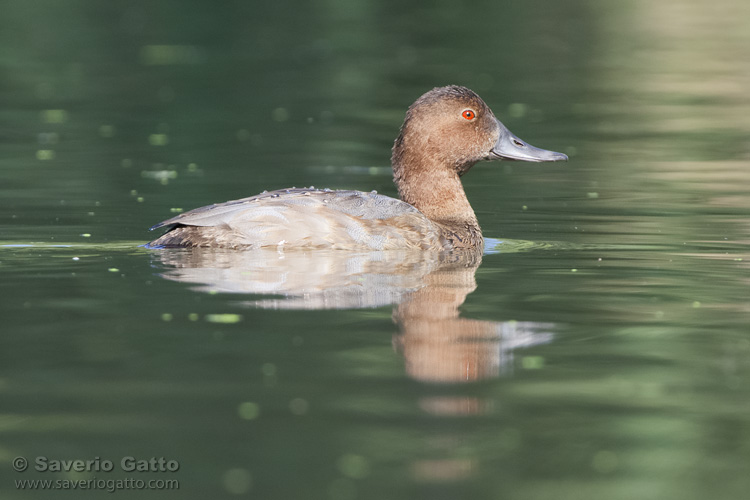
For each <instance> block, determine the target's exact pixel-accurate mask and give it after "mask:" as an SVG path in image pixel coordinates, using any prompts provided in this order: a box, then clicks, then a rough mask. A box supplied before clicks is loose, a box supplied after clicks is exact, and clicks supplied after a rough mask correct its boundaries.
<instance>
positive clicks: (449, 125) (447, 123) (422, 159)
mask: <svg viewBox="0 0 750 500" xmlns="http://www.w3.org/2000/svg"><path fill="white" fill-rule="evenodd" d="M483 160H515V161H526V162H554V161H567V160H568V157H567V156H566V155H565V154H563V153H558V152H555V151H548V150H544V149H540V148H536V147H534V146H531V145H530V144H528V143H527V142H525V141H523V140H521V139H519V138H518V137H516V136H515V135H514V134H513V133H511V132H510V130H508V128H507V127H506V126H505V125H503V123H502V122H501V121H500V120H498V119H497V118H496V117H495V115H494V113H493V112H492V110H491V109H490V107H489V106H487V104H485V102H484V101H483V100H482V98H481V97H479V95H477V94H476V93H475V92H473V91H472V90H470V89H468V88H466V87H463V86H458V85H449V86H445V87H436V88H434V89H432V90H430V91H428V92H426V93H425V94H424V95H422V96H421V97H419V98H418V99H417V100H416V101H414V103H413V104H412V105H411V106H410V107H409V108H408V110H407V111H406V116H405V118H404V122H403V124H402V126H401V129H400V131H399V134H398V137H397V138H396V140H395V142H394V144H393V148H392V154H391V166H392V168H393V180H394V183H395V185H396V188H397V191H398V195H399V199H396V198H392V197H389V196H385V195H383V194H378V193H377V192H375V191H373V192H363V191H352V190H332V189H316V188H314V187H309V188H296V187H295V188H290V189H280V190H275V191H264V192H262V193H260V194H257V195H255V196H250V197H248V198H242V199H239V200H232V201H227V202H224V203H217V204H214V205H208V206H204V207H200V208H196V209H194V210H190V211H188V212H184V213H181V214H179V215H177V216H176V217H172V218H171V219H167V220H165V221H162V222H159V223H158V224H156V225H154V226H153V227H151V230H154V229H159V228H167V231H166V232H165V233H164V234H162V235H161V236H159V237H158V238H156V239H155V240H153V241H151V242H150V243H148V244H146V247H148V248H158V249H161V248H184V247H208V248H228V249H236V250H245V249H257V248H276V249H277V250H286V249H296V248H301V249H323V248H325V249H336V250H339V249H340V250H365V251H381V250H405V249H415V250H430V249H432V250H440V251H452V250H458V249H473V250H481V249H482V248H483V247H484V239H483V237H482V230H481V229H480V227H479V222H478V221H477V217H476V215H475V213H474V210H473V209H472V207H471V204H470V203H469V200H468V198H467V197H466V193H465V191H464V188H463V185H462V183H461V177H462V176H463V175H464V174H466V173H467V172H468V171H469V170H470V169H471V167H473V166H474V165H475V164H476V163H478V162H480V161H483Z"/></svg>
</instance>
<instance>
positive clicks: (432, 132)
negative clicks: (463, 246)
mask: <svg viewBox="0 0 750 500" xmlns="http://www.w3.org/2000/svg"><path fill="white" fill-rule="evenodd" d="M500 159H507V160H522V161H534V162H538V161H558V160H567V159H568V157H567V156H565V155H564V154H562V153H555V152H553V151H546V150H543V149H538V148H535V147H533V146H531V145H529V144H526V142H524V141H522V140H521V139H519V138H518V137H516V136H515V135H513V134H512V133H511V132H510V131H509V130H508V129H507V128H506V127H505V125H503V124H502V123H501V122H500V121H499V120H498V119H497V118H495V115H494V114H493V113H492V110H491V109H490V108H489V107H488V106H487V105H486V104H485V103H484V101H483V100H482V99H481V98H480V97H479V96H478V95H477V94H475V93H474V92H472V91H471V90H469V89H467V88H466V87H459V86H455V85H450V86H448V87H438V88H434V89H432V90H430V91H429V92H427V93H426V94H424V95H423V96H422V97H420V98H419V99H417V100H416V101H415V102H414V104H412V105H411V106H410V107H409V110H408V111H407V112H406V118H405V119H404V124H403V125H402V126H401V132H400V134H399V136H398V138H397V139H396V142H395V143H394V145H393V156H392V158H391V161H392V165H393V176H394V180H395V183H396V186H397V187H398V190H399V194H400V196H401V198H402V199H403V200H404V201H406V202H407V203H410V204H411V205H413V206H415V207H416V208H418V209H419V210H420V211H422V212H423V213H424V214H425V215H426V216H427V217H429V218H430V219H432V220H434V221H437V222H444V223H448V224H455V223H473V224H475V225H476V218H475V216H474V212H473V210H472V209H471V206H470V205H469V202H468V200H467V199H466V195H465V194H464V190H463V187H462V186H461V182H460V180H459V177H460V176H462V175H463V174H465V173H466V172H467V171H468V170H469V169H470V168H471V167H472V166H473V165H474V164H475V163H477V162H478V161H481V160H500ZM477 230H478V226H477Z"/></svg>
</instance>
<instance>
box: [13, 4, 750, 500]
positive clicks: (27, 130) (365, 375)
mask: <svg viewBox="0 0 750 500" xmlns="http://www.w3.org/2000/svg"><path fill="white" fill-rule="evenodd" d="M749 49H750V4H748V3H747V2H745V1H740V0H717V1H714V2H705V1H702V0H666V1H660V2H646V1H642V0H627V1H617V2H616V1H614V0H607V1H591V0H563V1H558V2H545V1H542V0H527V1H525V2H520V1H514V0H512V1H509V0H501V1H491V2H490V1H486V2H484V1H478V2H462V1H452V2H446V1H438V2H424V1H414V2H396V1H389V0H378V1H375V0H372V1H367V0H351V1H345V2H344V1H334V0H329V1H312V2H289V1H279V2H250V1H245V2H240V1H227V2H207V1H190V0H182V1H149V2H146V1H138V0H136V1H127V2H125V1H110V2H97V1H93V0H81V1H76V0H68V1H65V2H59V1H57V2H56V1H44V0H40V1H34V2H22V1H17V0H9V1H6V2H4V4H3V7H2V16H0V293H1V294H2V295H1V297H2V300H1V301H0V315H1V316H0V317H1V318H2V327H1V328H0V331H2V333H1V334H0V346H1V347H0V360H1V363H0V366H1V367H2V368H0V394H1V395H2V397H1V400H2V403H1V404H0V432H1V433H2V434H1V436H2V439H1V440H0V443H1V444H0V492H1V496H2V497H3V498H52V497H55V498H57V497H58V496H66V495H67V496H68V497H70V498H86V497H92V498H93V497H98V496H104V495H108V493H105V492H103V491H88V492H80V491H78V492H66V491H59V490H58V491H54V492H53V491H22V490H19V489H18V487H17V486H16V481H17V480H19V479H87V478H89V479H90V478H93V477H97V478H99V479H102V478H104V479H111V478H121V477H125V476H123V475H122V474H120V473H117V472H112V473H105V472H99V473H90V472H89V473H67V474H66V473H40V472H36V471H34V470H28V471H26V472H24V473H17V472H15V471H14V470H13V469H12V467H11V462H12V460H13V458H14V457H17V456H23V457H26V458H28V459H29V460H33V457H36V456H47V457H49V458H56V459H66V460H71V459H84V460H86V459H92V458H94V457H97V456H98V457H101V458H106V459H109V460H112V461H114V462H115V463H117V462H118V461H119V459H120V458H121V457H123V456H126V455H133V456H136V457H143V458H149V457H152V456H156V457H159V456H164V457H167V458H171V459H176V460H179V462H180V464H181V467H180V470H179V471H178V472H176V473H174V474H167V473H155V474H151V473H148V474H146V473H143V474H141V475H138V476H134V475H132V474H131V475H130V476H127V477H138V478H144V479H151V478H156V479H173V478H176V479H178V480H179V481H180V489H179V491H163V490H162V491H151V492H148V493H141V492H136V491H119V492H117V493H116V494H117V495H120V496H122V497H123V498H133V497H135V496H136V495H139V497H140V495H145V494H148V495H154V497H155V498H156V497H159V498H161V497H173V498H233V497H236V496H238V495H242V496H245V497H250V498H265V499H271V498H279V499H281V498H283V499H287V498H309V499H318V498H320V499H333V500H348V499H360V498H362V499H370V498H373V499H374V498H393V499H397V498H409V499H414V498H433V499H434V498H469V497H471V498H487V499H490V498H491V499H500V498H529V499H547V498H549V499H552V498H554V499H556V500H559V499H568V498H569V499H576V500H580V499H588V498H591V499H595V498H596V499H599V498H608V499H628V500H629V499H632V498H641V499H655V500H668V499H680V500H686V499H696V500H698V499H700V500H703V499H705V498H712V499H727V500H734V499H738V498H743V497H744V496H745V495H746V493H745V492H746V491H747V490H748V488H749V487H750V483H749V482H748V480H747V478H746V470H747V467H748V459H749V458H750V441H749V440H748V439H749V438H748V436H749V435H750V418H749V417H748V415H749V414H750V412H749V411H748V410H750V406H749V403H748V401H750V399H749V397H750V393H749V392H748V387H750V384H749V382H750V329H748V324H750V321H749V320H750V299H749V298H748V297H750V293H748V291H749V290H748V288H749V287H750V268H749V266H748V261H749V259H750V252H748V244H750V139H749V137H750V100H749V99H748V92H747V89H748V88H750V59H748V57H747V55H748V50H749ZM446 84H460V85H465V86H468V87H470V88H472V89H473V90H475V91H476V92H477V93H479V94H480V95H481V96H482V97H483V98H484V100H485V101H486V102H487V103H488V104H489V106H490V107H492V109H493V110H494V112H495V114H496V115H497V116H498V117H499V118H500V119H501V120H502V121H503V122H504V123H505V124H506V125H507V126H508V127H509V128H510V129H511V130H512V131H513V132H514V133H516V134H517V135H518V136H519V137H521V138H523V139H525V140H528V141H529V142H530V143H531V144H534V145H536V146H539V147H542V148H545V149H551V150H556V151H563V152H565V153H567V154H568V155H569V156H570V162H568V163H567V164H563V165H561V164H554V165H544V164H541V165H530V164H516V163H504V164H503V163H500V164H498V163H492V164H484V165H483V164H480V165H477V166H476V167H474V169H473V170H472V172H470V173H469V174H468V175H466V176H465V177H464V185H465V187H466V190H467V194H468V196H469V199H470V200H471V202H472V205H473V206H474V208H475V210H476V212H477V216H478V218H479V221H480V224H481V225H482V227H483V230H484V233H485V236H487V237H491V238H494V239H499V240H502V241H504V242H506V243H505V245H506V246H503V244H500V245H499V247H498V248H497V249H496V250H495V252H496V253H493V254H491V255H486V256H485V258H484V262H483V263H482V265H481V267H479V269H478V270H477V271H476V275H475V279H476V284H477V288H476V291H474V292H473V293H470V294H469V295H468V296H467V297H466V302H465V303H464V304H463V306H462V307H461V316H462V318H470V319H476V320H482V321H486V322H491V323H497V324H500V323H502V324H507V325H514V324H515V323H513V321H518V322H526V323H530V324H537V325H545V326H544V331H545V332H548V333H551V334H552V338H551V340H550V341H549V342H544V343H540V344H538V345H534V346H531V347H527V348H526V349H521V350H518V351H515V352H516V354H515V356H510V357H509V358H508V359H506V358H503V361H502V363H501V365H502V369H500V370H498V372H497V373H495V374H494V375H493V376H487V377H484V378H480V379H478V380H469V381H465V382H464V383H460V382H458V381H454V382H452V383H448V382H445V381H443V382H439V383H438V382H434V381H433V382H428V381H425V380H424V378H423V377H419V376H416V375H415V373H414V372H413V371H411V367H412V364H411V361H410V360H409V355H408V353H409V349H408V347H409V343H408V342H405V341H404V340H403V337H404V333H403V331H401V332H400V328H401V329H403V328H404V327H403V324H402V321H401V320H400V319H399V313H398V312H396V313H394V308H393V307H392V306H388V305H386V306H381V307H375V308H367V309H359V310H356V309H355V310H333V311H332V310H317V311H315V310H312V311H310V310H307V311H305V310H292V311H278V310H272V309H263V308H256V307H252V305H248V303H247V302H248V301H252V300H254V298H255V296H253V295H251V294H241V295H237V294H225V293H204V292H200V291H196V290H194V289H193V288H192V287H191V285H190V284H186V283H179V282H174V281H170V280H165V279H163V278H162V275H164V274H165V273H166V274H167V275H168V274H169V270H170V268H171V266H170V265H169V263H168V262H166V261H165V260H164V259H163V258H162V257H161V254H158V253H155V252H152V251H148V250H146V249H143V248H140V247H139V245H141V244H142V243H145V242H146V241H148V240H149V239H152V238H153V236H154V234H153V233H149V232H148V231H147V228H148V227H150V226H151V225H152V224H154V223H156V222H158V221H160V220H163V219H166V218H168V217H170V216H171V214H173V213H174V212H176V211H178V210H187V209H190V208H194V207H198V206H201V205H205V204H208V203H215V202H220V201H224V200H228V199H234V198H239V197H244V196H250V195H252V194H256V193H258V192H260V191H262V190H264V189H276V188H283V187H290V186H293V185H295V186H301V185H311V184H312V185H315V186H317V187H330V188H346V189H361V190H365V191H369V190H372V189H376V190H378V192H382V193H385V194H389V195H392V196H395V195H396V192H395V188H394V187H393V185H392V181H391V173H390V169H389V159H390V147H391V145H392V142H393V139H394V138H395V136H396V134H397V132H398V128H399V126H400V124H401V121H402V120H403V116H404V112H405V110H406V108H407V107H408V105H409V104H411V102H413V101H414V100H415V99H416V98H417V97H418V96H419V95H421V94H422V93H424V92H425V91H427V90H429V89H430V88H432V87H435V86H441V85H446ZM519 250H523V251H519ZM469 288H470V287H469ZM468 291H471V290H468ZM465 293H468V292H467V291H466V290H465V291H464V294H465ZM459 295H460V294H459ZM394 319H395V321H396V323H398V324H399V325H394ZM402 344H403V345H402ZM394 345H395V346H396V349H395V350H394ZM399 345H401V347H400V348H399ZM404 345H405V346H406V347H404ZM490 347H492V348H493V349H494V348H495V347H497V349H500V351H502V352H503V353H505V351H503V350H502V348H501V347H502V346H500V345H497V346H496V345H495V344H492V343H491V344H490ZM506 354H507V353H506Z"/></svg>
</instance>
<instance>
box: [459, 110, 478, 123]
mask: <svg viewBox="0 0 750 500" xmlns="http://www.w3.org/2000/svg"><path fill="white" fill-rule="evenodd" d="M461 116H463V117H464V118H466V119H467V120H473V119H474V117H475V116H476V115H475V114H474V112H473V111H472V110H470V109H465V110H464V112H463V113H461Z"/></svg>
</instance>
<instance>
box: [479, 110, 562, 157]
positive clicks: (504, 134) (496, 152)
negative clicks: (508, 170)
mask: <svg viewBox="0 0 750 500" xmlns="http://www.w3.org/2000/svg"><path fill="white" fill-rule="evenodd" d="M497 125H498V127H499V128H500V137H499V138H498V139H497V142H496V143H495V145H494V146H493V148H492V149H491V150H490V154H489V157H488V159H490V160H519V161H537V162H538V161H568V156H567V155H564V154H562V153H556V152H555V151H547V150H546V149H539V148H535V147H534V146H532V145H531V144H529V143H527V142H526V141H522V140H521V139H519V138H518V137H516V136H515V135H514V134H513V133H512V132H511V131H510V130H508V128H507V127H506V126H505V125H503V124H502V123H501V122H500V120H498V121H497Z"/></svg>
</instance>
